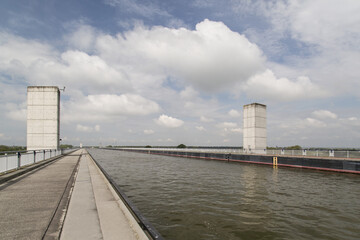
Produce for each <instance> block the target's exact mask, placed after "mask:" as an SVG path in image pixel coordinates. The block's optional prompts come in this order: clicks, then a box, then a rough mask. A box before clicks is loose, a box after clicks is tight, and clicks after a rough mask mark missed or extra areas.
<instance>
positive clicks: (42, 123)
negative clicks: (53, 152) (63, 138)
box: [27, 86, 60, 150]
mask: <svg viewBox="0 0 360 240" xmlns="http://www.w3.org/2000/svg"><path fill="white" fill-rule="evenodd" d="M59 132H60V91H59V88H58V87H50V86H29V87H28V88H27V150H39V149H59V136H60V134H59Z"/></svg>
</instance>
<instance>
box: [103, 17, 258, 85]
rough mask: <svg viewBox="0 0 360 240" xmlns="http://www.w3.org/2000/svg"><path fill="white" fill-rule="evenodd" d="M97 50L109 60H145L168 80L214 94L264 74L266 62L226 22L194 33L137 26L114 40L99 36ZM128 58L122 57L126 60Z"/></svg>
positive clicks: (211, 23) (209, 23)
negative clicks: (178, 81) (184, 82)
mask: <svg viewBox="0 0 360 240" xmlns="http://www.w3.org/2000/svg"><path fill="white" fill-rule="evenodd" d="M97 45H98V50H99V52H100V53H101V56H102V57H103V58H104V59H107V60H109V61H125V60H126V61H127V63H129V62H132V61H135V59H134V58H136V59H137V60H138V61H139V60H140V59H141V57H142V58H143V60H142V61H147V64H149V63H153V64H155V66H153V67H155V68H160V69H162V70H163V71H165V72H166V73H167V74H168V75H170V76H174V77H176V78H178V79H182V80H184V81H187V82H188V83H190V84H193V85H194V86H196V87H198V88H200V89H202V90H206V91H216V90H219V89H223V88H224V87H228V86H229V85H231V84H233V83H235V82H237V81H245V80H246V79H247V78H249V77H250V76H252V75H253V74H256V73H257V72H259V71H261V70H263V64H264V61H265V58H264V57H263V55H262V52H261V50H260V49H259V48H258V47H257V46H256V45H255V44H253V43H251V42H249V41H248V39H247V38H246V37H245V36H243V35H241V34H239V33H237V32H233V31H231V30H230V29H229V28H228V27H227V26H226V25H225V24H224V23H222V22H214V21H210V20H204V21H202V22H200V23H198V24H197V25H196V28H195V30H188V29H185V28H179V29H174V28H166V27H161V26H157V27H152V28H151V29H148V28H146V27H144V26H138V27H137V28H135V29H134V30H132V31H128V32H126V33H124V34H123V35H120V34H118V35H117V36H116V38H114V37H112V36H108V35H107V36H103V37H101V38H99V40H98V44H97ZM124 57H126V58H124Z"/></svg>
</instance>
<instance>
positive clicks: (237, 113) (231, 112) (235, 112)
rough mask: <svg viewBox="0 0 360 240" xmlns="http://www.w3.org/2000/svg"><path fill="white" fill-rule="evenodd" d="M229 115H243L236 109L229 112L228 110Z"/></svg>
mask: <svg viewBox="0 0 360 240" xmlns="http://www.w3.org/2000/svg"><path fill="white" fill-rule="evenodd" d="M228 114H229V116H230V117H240V116H241V113H240V112H239V111H237V110H235V109H231V110H230V111H229V112H228Z"/></svg>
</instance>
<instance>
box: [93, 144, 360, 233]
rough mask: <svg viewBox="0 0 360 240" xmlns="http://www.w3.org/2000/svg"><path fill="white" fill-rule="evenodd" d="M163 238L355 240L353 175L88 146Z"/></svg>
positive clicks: (358, 196)
mask: <svg viewBox="0 0 360 240" xmlns="http://www.w3.org/2000/svg"><path fill="white" fill-rule="evenodd" d="M89 152H90V153H91V154H92V156H93V157H94V158H95V159H96V160H97V161H98V162H99V163H100V164H101V165H102V166H103V168H104V169H105V170H106V171H107V172H108V173H109V174H110V176H111V177H112V178H113V179H114V180H115V181H116V182H117V184H118V185H119V186H120V187H121V189H122V190H123V191H124V192H125V193H126V194H127V196H128V197H129V198H130V199H131V201H132V202H133V203H134V204H135V205H136V206H137V207H138V208H139V210H140V211H141V212H142V214H143V215H144V216H145V217H146V218H147V219H148V220H149V221H150V222H151V223H152V224H153V225H154V227H155V228H156V229H157V230H158V231H159V232H160V234H161V235H162V236H163V237H164V238H165V239H182V240H183V239H189V240H192V239H194V240H199V239H334V240H335V239H359V236H360V176H359V175H352V174H340V173H332V172H321V171H313V170H302V169H291V168H279V169H276V168H272V167H269V166H263V165H254V164H242V163H228V162H222V161H211V160H197V159H187V158H177V157H167V156H158V155H149V154H142V153H132V152H122V151H112V150H100V149H89Z"/></svg>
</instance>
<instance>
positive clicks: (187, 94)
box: [180, 87, 199, 99]
mask: <svg viewBox="0 0 360 240" xmlns="http://www.w3.org/2000/svg"><path fill="white" fill-rule="evenodd" d="M198 94H199V93H198V92H197V91H196V90H194V89H193V88H192V87H186V88H185V89H184V90H182V91H181V92H180V97H181V98H182V99H194V98H196V97H197V96H198Z"/></svg>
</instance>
